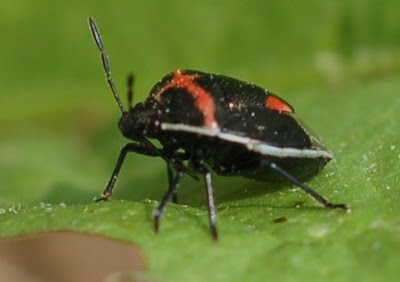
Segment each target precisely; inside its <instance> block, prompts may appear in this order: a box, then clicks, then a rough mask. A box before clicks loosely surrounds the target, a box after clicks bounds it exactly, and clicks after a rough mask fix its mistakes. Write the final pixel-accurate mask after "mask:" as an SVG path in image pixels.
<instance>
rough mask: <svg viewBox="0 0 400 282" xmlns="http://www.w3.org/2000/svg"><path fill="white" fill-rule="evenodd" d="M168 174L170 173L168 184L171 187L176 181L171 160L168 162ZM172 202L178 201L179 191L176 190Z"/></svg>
mask: <svg viewBox="0 0 400 282" xmlns="http://www.w3.org/2000/svg"><path fill="white" fill-rule="evenodd" d="M167 174H168V185H169V187H170V186H171V185H172V183H173V181H174V172H173V171H172V168H171V164H170V163H169V162H167ZM172 202H173V203H174V204H177V203H178V191H175V193H174V194H173V195H172Z"/></svg>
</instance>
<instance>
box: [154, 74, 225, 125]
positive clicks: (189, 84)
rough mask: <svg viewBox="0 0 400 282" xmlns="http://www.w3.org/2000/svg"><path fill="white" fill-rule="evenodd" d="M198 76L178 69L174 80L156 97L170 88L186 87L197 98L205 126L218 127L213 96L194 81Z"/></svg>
mask: <svg viewBox="0 0 400 282" xmlns="http://www.w3.org/2000/svg"><path fill="white" fill-rule="evenodd" d="M197 77H199V75H198V74H185V73H182V71H181V70H176V71H175V72H174V73H173V77H172V80H171V81H170V82H169V83H168V84H167V85H165V86H164V87H163V88H162V89H161V90H160V92H158V94H157V95H156V99H157V98H158V99H159V98H160V96H161V95H162V93H163V92H164V91H166V90H168V89H170V88H174V87H178V88H184V89H186V90H187V91H188V92H189V93H190V95H192V97H193V98H194V99H195V105H196V108H197V109H198V110H199V111H201V112H202V113H203V116H204V127H209V128H217V127H218V123H217V120H216V118H215V104H214V101H213V98H212V97H211V95H210V94H209V93H208V91H206V90H205V89H204V88H203V87H201V86H200V85H198V84H196V83H195V82H194V79H195V78H197Z"/></svg>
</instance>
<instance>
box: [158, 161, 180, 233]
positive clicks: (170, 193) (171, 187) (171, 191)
mask: <svg viewBox="0 0 400 282" xmlns="http://www.w3.org/2000/svg"><path fill="white" fill-rule="evenodd" d="M168 167H169V165H168ZM172 174H173V173H172V170H171V176H172ZM183 174H184V173H183V171H181V170H178V171H177V173H176V175H175V177H173V178H172V181H170V183H169V187H168V190H167V192H166V193H165V194H164V197H163V198H162V200H161V202H160V204H159V205H158V207H157V209H156V210H155V212H154V232H155V233H158V230H159V228H160V219H161V215H162V213H163V211H164V208H165V206H166V205H167V203H168V201H169V200H170V199H171V197H172V196H173V195H174V194H175V193H176V190H177V189H178V186H179V183H180V181H181V179H182V177H183Z"/></svg>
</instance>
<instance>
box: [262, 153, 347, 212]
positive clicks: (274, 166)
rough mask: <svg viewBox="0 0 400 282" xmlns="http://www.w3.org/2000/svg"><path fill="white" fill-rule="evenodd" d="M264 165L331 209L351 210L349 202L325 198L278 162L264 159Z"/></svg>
mask: <svg viewBox="0 0 400 282" xmlns="http://www.w3.org/2000/svg"><path fill="white" fill-rule="evenodd" d="M262 165H264V166H268V167H270V168H271V169H273V170H274V171H276V172H277V173H279V174H280V175H282V176H283V177H284V178H285V179H286V180H288V181H290V182H292V183H293V184H294V185H296V186H298V187H299V188H301V189H303V191H305V192H306V193H307V194H309V195H310V196H311V197H313V198H314V199H316V200H317V201H318V202H319V203H320V204H322V205H323V206H325V207H327V208H330V209H343V210H345V211H350V207H349V206H348V205H347V204H334V203H332V202H329V201H328V200H327V199H325V198H324V197H323V196H321V195H320V194H318V193H317V192H316V191H314V190H313V189H312V188H311V187H310V186H308V185H306V184H305V183H303V182H301V181H300V180H298V179H297V178H295V177H294V176H293V175H291V174H289V173H288V172H287V171H285V170H284V169H282V168H281V167H279V166H278V165H277V164H276V163H274V162H271V161H268V160H263V161H262Z"/></svg>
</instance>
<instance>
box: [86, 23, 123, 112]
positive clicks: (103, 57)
mask: <svg viewBox="0 0 400 282" xmlns="http://www.w3.org/2000/svg"><path fill="white" fill-rule="evenodd" d="M88 21H89V28H90V31H91V32H92V35H93V39H94V41H95V43H96V45H97V48H98V49H99V51H100V53H101V61H102V62H103V69H104V73H105V74H106V78H107V83H108V86H109V87H110V89H111V91H112V93H113V95H114V98H115V100H116V101H117V104H118V107H119V108H120V110H121V112H122V113H123V114H124V113H127V111H126V109H125V108H124V105H123V104H122V102H121V99H120V98H119V96H118V92H117V88H116V87H115V83H114V80H113V78H112V76H111V70H110V63H109V61H108V56H107V53H106V52H105V50H104V44H103V41H102V40H101V36H100V32H99V29H98V28H97V25H96V22H95V21H94V19H93V18H92V17H89V19H88ZM129 107H131V105H129Z"/></svg>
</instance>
